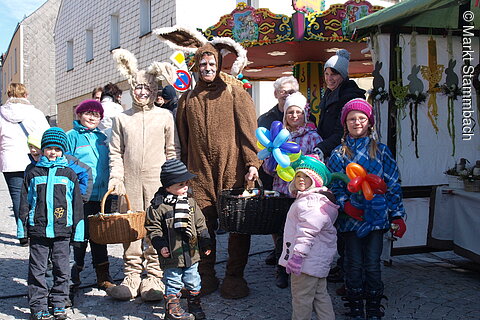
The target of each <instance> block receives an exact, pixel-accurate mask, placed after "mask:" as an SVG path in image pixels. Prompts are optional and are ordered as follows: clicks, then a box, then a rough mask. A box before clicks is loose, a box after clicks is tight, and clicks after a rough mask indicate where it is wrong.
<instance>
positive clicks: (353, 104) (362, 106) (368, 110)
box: [340, 98, 375, 126]
mask: <svg viewBox="0 0 480 320" xmlns="http://www.w3.org/2000/svg"><path fill="white" fill-rule="evenodd" d="M350 111H360V112H363V113H365V114H366V115H367V117H368V121H369V122H370V125H372V126H373V125H375V117H374V115H373V108H372V106H371V105H370V103H368V102H367V101H366V100H365V99H360V98H356V99H352V100H350V101H348V102H347V103H345V105H344V106H343V109H342V114H341V116H340V122H341V123H342V125H344V124H345V121H346V119H347V115H348V113H349V112H350Z"/></svg>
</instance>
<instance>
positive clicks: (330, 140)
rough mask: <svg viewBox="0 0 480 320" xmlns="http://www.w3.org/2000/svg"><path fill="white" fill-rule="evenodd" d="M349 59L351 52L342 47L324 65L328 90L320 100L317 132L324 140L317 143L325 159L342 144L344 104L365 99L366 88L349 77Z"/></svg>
mask: <svg viewBox="0 0 480 320" xmlns="http://www.w3.org/2000/svg"><path fill="white" fill-rule="evenodd" d="M349 61H350V53H349V52H348V51H347V50H345V49H340V50H338V51H337V53H336V54H335V55H334V56H333V57H331V58H330V59H328V60H327V62H326V63H325V65H324V67H323V69H324V75H325V83H326V85H327V90H326V91H325V95H324V96H323V99H322V101H321V102H320V121H319V123H318V126H317V132H318V133H319V134H320V136H321V137H322V139H323V141H322V142H320V143H319V144H318V145H317V148H318V149H320V151H321V153H323V157H324V158H325V159H326V158H327V157H329V156H330V153H331V152H332V150H333V149H334V148H335V147H336V146H338V145H339V144H340V140H341V138H342V136H343V126H342V124H341V123H340V111H341V110H342V108H343V106H344V105H345V103H347V102H348V101H350V100H352V99H355V98H363V99H365V90H363V89H360V88H359V87H358V85H357V83H356V82H355V81H353V80H350V79H349V78H348V64H349ZM316 151H318V150H316ZM319 153H320V152H319Z"/></svg>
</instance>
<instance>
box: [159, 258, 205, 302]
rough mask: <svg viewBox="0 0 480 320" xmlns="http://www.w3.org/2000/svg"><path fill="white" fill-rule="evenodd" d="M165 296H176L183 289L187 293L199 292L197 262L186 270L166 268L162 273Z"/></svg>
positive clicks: (199, 281) (199, 282)
mask: <svg viewBox="0 0 480 320" xmlns="http://www.w3.org/2000/svg"><path fill="white" fill-rule="evenodd" d="M163 279H164V281H165V294H166V295H169V294H175V295H176V294H178V293H179V292H180V290H182V288H183V287H185V289H187V290H188V291H200V289H201V288H202V286H201V280H200V273H198V262H197V263H195V264H194V265H192V266H191V267H188V268H168V269H165V270H164V271H163Z"/></svg>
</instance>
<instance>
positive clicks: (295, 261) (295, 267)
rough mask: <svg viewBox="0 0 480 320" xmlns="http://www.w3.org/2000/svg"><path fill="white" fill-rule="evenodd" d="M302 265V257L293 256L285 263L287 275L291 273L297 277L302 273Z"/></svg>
mask: <svg viewBox="0 0 480 320" xmlns="http://www.w3.org/2000/svg"><path fill="white" fill-rule="evenodd" d="M302 264H303V257H301V256H299V255H297V254H294V255H293V256H292V257H291V258H290V259H289V260H288V262H287V266H286V267H285V269H286V271H287V273H293V274H295V275H297V276H299V275H300V273H302Z"/></svg>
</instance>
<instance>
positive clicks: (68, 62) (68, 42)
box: [67, 40, 73, 71]
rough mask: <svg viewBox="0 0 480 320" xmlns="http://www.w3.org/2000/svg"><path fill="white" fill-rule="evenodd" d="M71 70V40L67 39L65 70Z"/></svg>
mask: <svg viewBox="0 0 480 320" xmlns="http://www.w3.org/2000/svg"><path fill="white" fill-rule="evenodd" d="M69 70H73V40H70V41H67V71H69Z"/></svg>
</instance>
